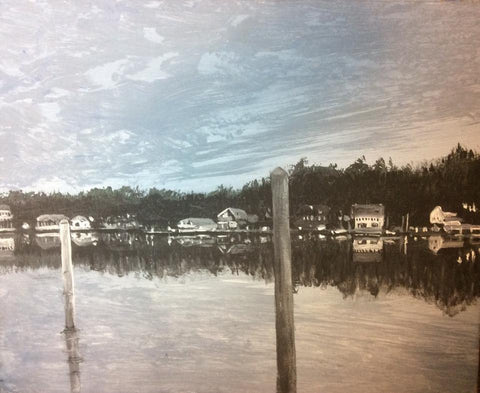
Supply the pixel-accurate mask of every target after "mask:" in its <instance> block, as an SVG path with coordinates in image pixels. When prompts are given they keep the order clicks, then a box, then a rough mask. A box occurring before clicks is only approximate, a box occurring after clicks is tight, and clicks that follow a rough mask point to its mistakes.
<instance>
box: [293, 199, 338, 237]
mask: <svg viewBox="0 0 480 393" xmlns="http://www.w3.org/2000/svg"><path fill="white" fill-rule="evenodd" d="M329 213H330V208H329V207H328V206H326V205H302V206H300V207H299V208H298V209H297V212H296V213H295V219H294V222H293V226H294V227H295V228H298V229H299V230H300V231H302V230H307V231H324V230H325V229H326V228H327V223H328V214H329Z"/></svg>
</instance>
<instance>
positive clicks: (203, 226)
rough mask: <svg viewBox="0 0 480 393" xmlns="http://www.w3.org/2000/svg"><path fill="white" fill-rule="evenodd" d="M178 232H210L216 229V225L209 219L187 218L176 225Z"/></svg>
mask: <svg viewBox="0 0 480 393" xmlns="http://www.w3.org/2000/svg"><path fill="white" fill-rule="evenodd" d="M177 228H178V230H179V232H211V231H215V230H216V229H217V223H216V222H215V221H213V220H212V219H210V218H196V217H188V218H184V219H183V220H180V221H179V222H178V224H177Z"/></svg>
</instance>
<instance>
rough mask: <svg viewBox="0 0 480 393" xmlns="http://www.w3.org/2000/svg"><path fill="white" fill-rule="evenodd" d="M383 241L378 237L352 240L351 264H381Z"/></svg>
mask: <svg viewBox="0 0 480 393" xmlns="http://www.w3.org/2000/svg"><path fill="white" fill-rule="evenodd" d="M382 252H383V240H382V239H381V238H379V237H356V238H354V239H353V262H381V261H382Z"/></svg>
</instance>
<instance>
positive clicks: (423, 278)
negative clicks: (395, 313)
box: [0, 234, 480, 316]
mask: <svg viewBox="0 0 480 393" xmlns="http://www.w3.org/2000/svg"><path fill="white" fill-rule="evenodd" d="M102 239H103V240H101V241H100V243H99V244H98V245H97V246H95V247H93V246H90V247H76V246H74V247H73V261H74V264H75V265H76V266H83V267H84V268H86V269H89V270H94V271H98V272H102V273H108V274H113V275H118V276H120V277H122V276H125V275H129V274H131V275H135V276H137V277H139V278H143V279H149V280H150V279H154V278H159V279H164V278H167V277H177V278H178V277H183V276H186V275H189V274H191V273H201V272H203V273H206V274H211V275H220V274H234V275H238V274H240V273H242V274H247V275H249V276H251V277H253V278H255V279H258V280H262V281H265V282H267V283H273V281H274V275H273V274H274V273H273V247H272V244H271V243H259V242H256V241H254V242H252V243H249V244H243V245H242V246H243V247H238V248H236V249H235V250H232V251H230V252H227V253H225V252H224V251H222V248H221V247H218V246H216V245H210V246H205V245H204V246H192V247H183V246H181V245H179V244H178V243H172V244H171V245H169V244H168V243H167V239H166V238H160V237H155V238H150V240H148V239H146V238H145V237H140V236H139V235H135V234H124V235H122V236H121V237H120V238H118V237H117V236H115V235H111V234H103V235H102ZM238 246H240V244H239V245H238ZM224 250H225V249H224ZM478 251H479V248H478V245H477V246H474V245H471V246H469V247H465V248H461V249H445V250H442V251H441V252H440V253H439V254H438V255H434V254H432V253H431V252H429V251H428V249H427V247H426V244H425V242H419V243H413V244H411V245H409V246H408V252H407V254H404V253H403V248H402V244H401V242H400V243H394V244H385V245H384V247H383V249H382V251H381V260H380V261H378V262H360V263H356V262H354V259H353V257H352V253H353V249H352V243H351V241H334V240H326V241H321V240H318V239H315V238H311V239H307V240H305V241H294V242H293V244H292V273H293V281H294V284H295V287H296V289H297V290H298V291H301V290H302V287H327V286H332V287H336V288H338V290H339V291H340V292H341V293H342V294H343V296H344V297H351V296H354V295H355V294H356V293H359V292H365V291H367V292H369V293H370V294H371V295H372V296H375V297H377V296H379V295H380V294H381V293H390V292H396V291H398V293H399V294H404V293H409V294H410V296H414V297H415V298H418V299H421V300H423V301H426V302H429V303H432V304H435V305H436V306H437V307H439V308H440V309H442V310H443V311H444V312H445V313H446V314H448V315H450V316H453V315H455V314H457V313H458V312H460V311H462V310H464V309H465V308H466V307H467V306H468V305H470V304H473V303H474V302H475V301H476V300H477V299H478V297H479V296H480V259H477V258H475V259H474V258H470V257H468V258H467V255H470V256H471V255H473V254H472V252H473V253H474V254H475V255H478V254H477V253H478ZM458 258H462V263H458ZM42 267H48V268H52V269H60V267H61V261H60V247H59V244H57V246H56V247H53V248H47V249H44V248H42V247H39V246H38V245H37V244H36V242H32V243H31V244H30V245H26V244H24V245H22V244H18V247H16V251H15V255H14V256H12V257H11V258H9V259H6V260H3V261H2V265H1V266H0V275H1V274H5V273H8V272H11V271H21V270H29V269H38V268H42Z"/></svg>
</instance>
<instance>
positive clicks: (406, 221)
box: [405, 213, 410, 233]
mask: <svg viewBox="0 0 480 393" xmlns="http://www.w3.org/2000/svg"><path fill="white" fill-rule="evenodd" d="M409 218H410V213H407V216H406V218H405V233H408V230H409V228H408V221H409Z"/></svg>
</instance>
